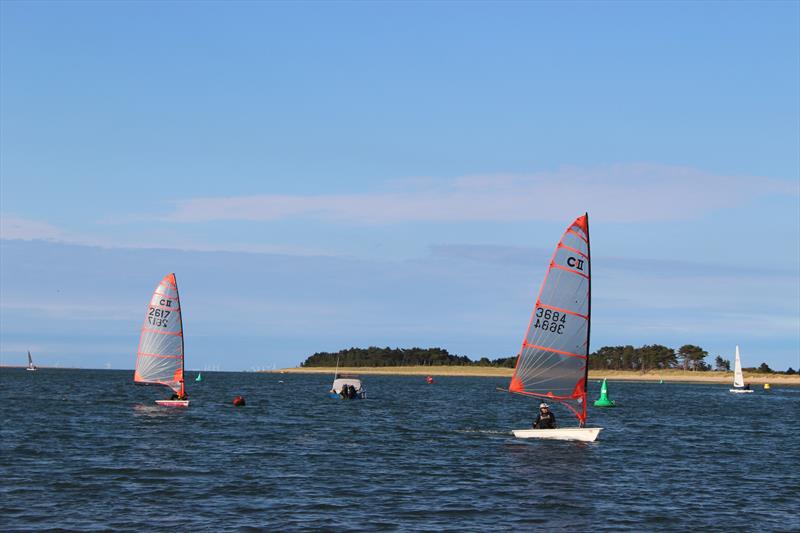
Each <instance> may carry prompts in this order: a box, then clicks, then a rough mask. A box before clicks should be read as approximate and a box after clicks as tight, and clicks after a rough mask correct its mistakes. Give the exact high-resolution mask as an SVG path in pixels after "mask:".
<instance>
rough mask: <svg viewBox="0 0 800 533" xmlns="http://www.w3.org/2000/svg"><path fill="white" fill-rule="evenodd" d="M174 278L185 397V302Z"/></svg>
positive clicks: (182, 385)
mask: <svg viewBox="0 0 800 533" xmlns="http://www.w3.org/2000/svg"><path fill="white" fill-rule="evenodd" d="M172 277H173V278H174V279H175V297H176V298H177V299H178V310H179V311H180V312H179V313H178V324H179V326H180V328H181V392H180V393H179V396H183V395H185V394H186V389H185V381H186V369H185V368H184V364H185V361H186V345H185V343H184V341H183V338H184V336H183V302H181V293H180V292H179V291H178V278H177V277H176V276H175V273H173V274H172Z"/></svg>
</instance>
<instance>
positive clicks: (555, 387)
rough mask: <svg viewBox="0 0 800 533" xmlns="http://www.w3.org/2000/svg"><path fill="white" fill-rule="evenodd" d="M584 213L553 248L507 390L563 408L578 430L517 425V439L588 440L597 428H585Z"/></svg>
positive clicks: (588, 308)
mask: <svg viewBox="0 0 800 533" xmlns="http://www.w3.org/2000/svg"><path fill="white" fill-rule="evenodd" d="M590 257H591V253H590V249H589V215H588V213H587V214H584V215H583V216H580V217H578V218H577V219H575V221H574V222H573V223H572V224H571V225H570V226H569V228H567V231H565V232H564V235H563V236H562V237H561V240H560V241H559V242H558V245H557V246H556V250H555V252H553V257H552V259H551V260H550V265H549V267H548V269H547V273H546V274H545V277H544V281H543V282H542V287H541V289H539V295H538V297H537V298H536V305H535V306H534V308H533V315H532V316H531V321H530V323H529V325H528V331H527V333H526V334H525V338H524V339H523V341H522V348H521V349H520V352H519V356H518V357H517V364H516V367H515V368H514V375H513V376H512V377H511V384H510V385H509V387H508V391H509V392H512V393H515V394H520V395H523V396H530V397H533V398H535V399H538V400H540V401H550V402H554V403H557V404H560V405H563V406H565V407H567V408H568V409H569V410H570V411H571V412H572V414H573V415H575V417H576V418H577V419H578V425H579V427H577V428H557V429H516V430H514V431H513V433H514V436H515V437H517V438H521V439H556V440H576V441H584V442H592V441H594V440H596V439H597V436H598V435H599V434H600V431H601V430H602V428H587V427H584V426H585V424H586V384H587V383H588V373H589V328H590V324H591V314H592V280H591V276H592V274H591V273H592V269H591V260H590Z"/></svg>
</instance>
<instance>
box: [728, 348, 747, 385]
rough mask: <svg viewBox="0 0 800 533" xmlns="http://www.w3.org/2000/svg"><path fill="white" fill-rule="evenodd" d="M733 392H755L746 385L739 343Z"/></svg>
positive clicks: (734, 367)
mask: <svg viewBox="0 0 800 533" xmlns="http://www.w3.org/2000/svg"><path fill="white" fill-rule="evenodd" d="M728 390H730V391H731V392H737V393H747V392H753V389H751V388H750V387H749V386H747V387H745V385H744V375H743V374H742V360H741V358H740V357H739V345H738V344H737V345H736V359H735V360H734V362H733V388H732V389H728Z"/></svg>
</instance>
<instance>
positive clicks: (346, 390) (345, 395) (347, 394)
mask: <svg viewBox="0 0 800 533" xmlns="http://www.w3.org/2000/svg"><path fill="white" fill-rule="evenodd" d="M339 394H341V395H342V400H349V399H350V387H348V386H347V385H342V392H340V393H339Z"/></svg>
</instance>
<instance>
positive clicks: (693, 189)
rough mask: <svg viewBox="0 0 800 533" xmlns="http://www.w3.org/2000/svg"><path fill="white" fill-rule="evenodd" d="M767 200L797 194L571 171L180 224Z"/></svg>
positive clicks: (275, 199) (554, 215) (196, 212)
mask: <svg viewBox="0 0 800 533" xmlns="http://www.w3.org/2000/svg"><path fill="white" fill-rule="evenodd" d="M767 194H782V195H797V194H798V187H797V186H796V184H794V183H789V182H785V181H781V180H775V179H767V178H756V177H732V176H717V175H714V174H710V173H706V172H702V171H699V170H696V169H691V168H683V167H672V166H663V165H645V164H641V165H616V166H606V167H599V168H593V169H586V168H573V167H567V168H561V169H559V170H557V171H553V172H540V173H535V174H531V175H526V176H514V175H500V176H477V177H462V178H458V179H454V180H433V179H432V180H427V181H426V180H421V179H414V180H409V181H408V182H405V184H404V185H403V184H402V183H401V184H398V183H397V182H395V183H393V184H392V189H391V190H390V191H382V192H372V193H360V194H330V195H311V196H291V195H254V196H234V197H211V198H193V199H186V200H179V201H177V202H176V207H175V211H174V212H172V213H169V214H165V215H163V216H162V217H161V218H162V220H165V221H172V222H201V221H213V220H251V221H259V220H261V221H263V220H278V219H286V218H293V217H298V218H300V217H302V218H311V219H319V220H326V221H346V222H356V223H366V224H376V223H391V222H400V221H465V220H473V221H519V220H554V221H555V220H558V221H561V220H564V219H565V218H568V216H571V215H572V214H574V213H575V212H580V211H583V210H587V211H589V212H591V213H592V214H593V215H595V216H598V217H601V218H603V219H604V220H606V221H609V222H635V221H646V220H680V219H692V218H696V217H698V216H699V215H701V214H703V213H707V212H708V211H709V210H715V209H722V208H729V207H735V206H737V205H740V204H742V203H744V202H745V201H746V200H748V199H750V198H752V197H756V196H762V195H767Z"/></svg>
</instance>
